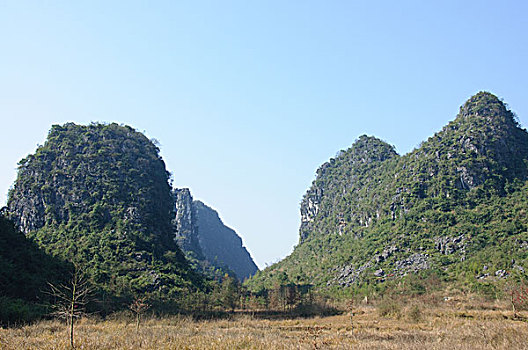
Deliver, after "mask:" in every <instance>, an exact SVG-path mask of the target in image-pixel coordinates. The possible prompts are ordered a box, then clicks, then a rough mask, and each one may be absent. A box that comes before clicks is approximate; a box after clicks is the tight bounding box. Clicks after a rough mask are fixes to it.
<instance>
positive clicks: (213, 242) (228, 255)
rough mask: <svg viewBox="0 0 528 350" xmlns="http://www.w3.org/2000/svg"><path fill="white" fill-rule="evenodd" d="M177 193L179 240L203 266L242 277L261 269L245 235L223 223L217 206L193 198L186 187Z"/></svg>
mask: <svg viewBox="0 0 528 350" xmlns="http://www.w3.org/2000/svg"><path fill="white" fill-rule="evenodd" d="M174 197H175V208H176V213H175V220H174V226H175V232H176V236H177V241H178V243H179V245H180V247H181V248H182V249H183V251H184V252H185V253H186V255H187V257H188V258H189V259H190V260H191V261H194V262H195V264H197V265H198V266H199V269H200V270H202V271H203V272H204V273H206V274H207V275H209V276H213V277H215V276H216V277H221V275H223V274H224V273H230V274H234V275H235V276H236V277H238V278H239V279H240V280H244V279H246V278H249V277H251V276H253V275H254V274H255V273H256V272H257V271H258V267H257V266H256V265H255V263H254V261H253V259H252V258H251V256H250V254H249V253H248V251H247V250H246V248H244V246H243V245H242V239H241V238H240V237H239V236H238V235H237V234H236V232H235V231H234V230H232V229H230V228H229V227H227V226H225V225H224V224H223V223H222V220H221V219H220V217H219V216H218V213H217V212H216V211H215V210H214V209H212V208H210V207H208V206H207V205H205V204H204V203H202V202H200V201H195V200H193V197H192V195H191V193H190V191H189V190H188V189H186V188H185V189H176V190H174Z"/></svg>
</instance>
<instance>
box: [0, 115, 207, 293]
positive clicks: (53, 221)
mask: <svg viewBox="0 0 528 350" xmlns="http://www.w3.org/2000/svg"><path fill="white" fill-rule="evenodd" d="M168 179H169V174H168V172H167V171H166V169H165V164H164V162H163V160H162V159H161V157H160V156H159V149H158V148H157V147H156V146H155V145H154V144H153V143H152V142H151V141H150V140H149V139H148V138H146V137H145V136H144V135H143V134H141V133H139V132H137V131H135V130H134V129H132V128H131V127H128V126H119V125H117V124H109V125H105V124H91V125H88V126H81V125H75V124H73V123H68V124H65V125H63V126H60V125H54V126H53V127H52V128H51V130H50V132H49V134H48V138H47V140H46V142H45V144H44V145H43V146H40V147H39V148H38V149H37V150H36V152H35V153H34V154H31V155H29V156H28V157H27V158H25V159H23V160H22V161H20V163H19V170H18V177H17V180H16V182H15V185H14V188H13V189H12V190H11V191H10V193H9V199H8V207H9V213H10V216H11V218H12V219H13V221H14V222H15V224H16V226H17V227H18V228H19V229H20V230H21V231H22V232H24V233H25V234H26V235H27V236H28V237H29V238H30V239H32V240H33V241H35V242H36V243H37V244H38V245H39V246H40V247H42V248H43V249H45V250H46V251H47V252H48V253H51V254H52V255H56V256H60V257H62V258H65V259H68V260H70V261H76V262H78V263H80V264H81V265H83V266H85V270H86V272H87V273H88V274H89V275H90V277H91V279H92V281H93V282H94V283H95V284H96V285H98V286H100V287H101V288H103V289H104V290H106V291H108V292H111V293H113V294H117V295H125V294H129V293H136V292H140V293H148V292H150V293H154V292H155V293H156V295H158V296H162V297H163V296H171V295H177V294H178V293H179V292H180V291H181V290H182V289H187V288H190V287H192V286H193V285H196V284H199V283H200V281H201V279H200V277H199V276H198V275H196V274H195V273H193V272H192V271H191V270H190V268H189V266H188V264H187V262H186V260H185V258H184V256H183V254H182V253H181V251H180V249H179V248H178V246H177V244H176V243H175V242H174V239H173V230H172V225H171V215H172V209H173V198H172V195H171V189H170V186H169V182H168Z"/></svg>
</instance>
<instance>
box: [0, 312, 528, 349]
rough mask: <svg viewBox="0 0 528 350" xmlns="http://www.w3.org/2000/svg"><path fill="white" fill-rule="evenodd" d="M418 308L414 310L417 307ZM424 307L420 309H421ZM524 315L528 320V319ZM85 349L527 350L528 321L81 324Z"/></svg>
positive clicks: (471, 315)
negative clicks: (137, 325) (136, 326)
mask: <svg viewBox="0 0 528 350" xmlns="http://www.w3.org/2000/svg"><path fill="white" fill-rule="evenodd" d="M411 307H412V308H414V309H411ZM417 310H418V311H417ZM523 316H525V317H526V316H528V315H527V314H524V315H523ZM68 347H69V339H68V330H67V326H66V325H65V324H64V323H61V322H59V321H42V322H39V323H37V324H34V325H30V326H24V327H20V328H11V329H0V349H16V350H19V349H67V348H68ZM76 348H77V349H428V350H433V349H450V350H451V349H479V350H484V349H527V348H528V323H527V322H526V321H523V320H522V318H521V319H519V318H516V319H514V318H513V315H512V312H511V311H508V310H507V309H506V308H505V307H504V306H501V307H496V306H493V305H491V306H490V305H481V307H478V305H464V306H462V305H457V304H452V305H450V306H447V305H444V306H443V307H436V308H431V307H429V308H427V309H426V310H424V309H421V308H420V306H416V305H414V306H404V307H402V308H401V312H400V315H399V316H392V317H380V316H379V313H378V312H377V311H376V309H375V308H373V307H370V306H362V307H359V308H357V309H356V310H355V314H354V316H353V324H351V321H350V316H348V315H341V316H332V317H324V318H317V317H316V318H310V319H293V320H263V319H255V318H252V317H250V316H243V315H240V316H235V317H233V319H232V320H212V321H193V320H192V319H190V318H185V317H171V318H164V319H149V320H147V321H145V322H144V323H143V324H142V325H141V327H140V329H139V331H138V332H136V328H135V325H134V323H133V321H131V320H129V321H127V320H126V319H123V320H111V321H110V320H107V321H104V322H103V321H94V320H89V319H84V320H81V321H80V322H79V323H78V324H77V326H76Z"/></svg>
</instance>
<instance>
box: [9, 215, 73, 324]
mask: <svg viewBox="0 0 528 350" xmlns="http://www.w3.org/2000/svg"><path fill="white" fill-rule="evenodd" d="M70 268H71V267H70V266H69V265H68V264H67V263H65V262H63V261H61V260H59V259H57V258H54V257H51V256H49V255H47V254H45V253H44V252H43V251H42V250H40V249H39V248H38V247H37V246H36V245H35V244H34V243H33V242H31V241H29V240H28V239H27V238H26V237H24V235H23V234H22V233H21V232H19V231H17V230H16V229H15V227H14V226H13V224H12V223H11V222H10V221H9V220H8V219H7V218H6V217H5V216H4V215H3V213H1V214H0V324H1V323H13V322H19V321H29V320H32V319H34V318H36V317H40V316H42V315H44V314H45V313H46V312H48V311H49V309H48V307H47V305H48V304H49V302H50V296H49V295H47V294H46V293H45V291H46V290H47V289H48V283H59V282H62V280H63V278H64V276H65V275H68V272H69V270H70Z"/></svg>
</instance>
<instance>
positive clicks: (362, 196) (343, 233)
mask: <svg viewBox="0 0 528 350" xmlns="http://www.w3.org/2000/svg"><path fill="white" fill-rule="evenodd" d="M527 180H528V133H527V132H526V130H525V129H523V128H521V127H520V125H519V123H518V122H517V119H516V117H515V115H514V114H513V113H512V112H511V111H510V110H508V108H507V107H506V105H505V104H504V103H503V102H502V101H501V100H500V99H498V98H497V97H496V96H494V95H493V94H491V93H488V92H480V93H478V94H476V95H475V96H473V97H471V98H470V99H469V100H468V101H467V102H466V103H465V104H464V105H463V106H462V107H460V111H459V113H458V115H457V117H456V118H455V119H454V120H453V121H451V122H450V123H448V124H447V125H446V126H445V127H444V128H443V129H442V130H441V131H440V132H438V133H436V134H435V135H433V136H432V137H430V138H429V139H428V140H426V141H425V142H422V143H421V144H420V146H419V147H417V148H416V149H414V150H413V151H411V152H410V153H408V154H406V155H404V156H400V155H398V154H397V153H396V152H395V150H394V147H392V146H391V145H389V144H387V143H386V142H384V141H382V140H379V139H377V138H375V137H372V136H366V135H364V136H361V137H359V139H358V140H357V141H356V142H355V143H354V144H353V145H352V146H351V147H350V148H349V149H347V150H344V151H341V152H339V153H338V155H337V156H336V157H335V158H332V159H330V160H329V161H328V162H326V163H325V164H323V165H322V166H321V167H320V168H319V169H318V170H317V172H316V178H315V180H314V181H313V183H312V186H311V187H310V188H309V189H308V191H307V192H306V194H305V195H304V197H303V200H302V202H301V227H300V230H299V236H300V237H299V245H298V246H297V247H296V248H295V249H294V251H293V253H292V254H291V255H290V256H289V257H287V258H286V259H284V260H283V261H281V262H279V263H277V264H275V265H273V266H271V267H269V268H268V269H266V270H264V271H262V272H261V273H259V274H257V276H256V278H255V279H254V280H252V281H250V285H253V286H255V287H256V286H258V285H263V284H264V285H271V284H272V283H273V281H274V280H275V279H276V278H277V276H278V275H283V274H284V273H286V274H287V276H288V278H289V279H290V281H292V282H299V281H300V282H303V283H315V284H316V285H319V286H327V287H332V286H348V285H352V284H354V283H355V284H358V283H374V282H375V283H379V282H383V281H386V280H391V279H395V278H398V277H401V276H405V275H407V274H410V273H413V274H417V273H423V274H428V273H431V272H434V273H438V274H440V275H442V276H443V278H446V279H453V280H456V279H458V280H461V279H463V278H466V279H467V280H471V281H475V280H476V279H478V277H479V276H482V269H483V266H486V267H487V268H488V269H490V270H491V269H495V271H499V270H504V271H509V272H508V273H513V271H516V273H517V272H520V271H524V269H525V268H526V267H527V266H526V265H527V262H528V261H527V257H528V251H527V250H526V248H523V246H522V245H521V244H520V243H519V242H523V241H525V240H526V237H528V229H527V228H528V217H527V216H526V213H527V212H528V199H527V198H528V197H527V194H528V182H527ZM512 261H514V262H512ZM492 266H493V267H492ZM521 269H523V270H521ZM492 275H493V276H492ZM497 276H506V275H505V274H500V273H499V274H490V278H492V277H493V278H495V277H497ZM497 278H498V277H497Z"/></svg>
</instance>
